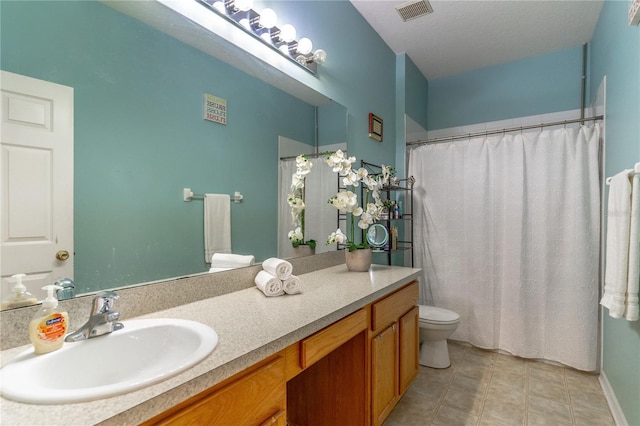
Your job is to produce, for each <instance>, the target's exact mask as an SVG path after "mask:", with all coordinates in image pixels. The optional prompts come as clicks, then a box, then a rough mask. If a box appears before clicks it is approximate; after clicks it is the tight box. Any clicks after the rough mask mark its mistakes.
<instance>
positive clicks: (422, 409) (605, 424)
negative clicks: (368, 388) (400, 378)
mask: <svg viewBox="0 0 640 426" xmlns="http://www.w3.org/2000/svg"><path fill="white" fill-rule="evenodd" d="M449 350H450V355H451V362H452V365H451V367H450V368H447V369H433V368H428V367H420V371H419V374H418V377H417V378H416V380H415V381H414V383H413V384H412V385H411V387H410V388H409V390H408V391H407V393H406V394H405V396H404V397H403V398H402V399H401V400H400V401H399V403H398V405H397V406H396V408H395V410H394V411H393V412H392V413H391V415H390V416H389V418H388V419H387V421H386V422H385V423H384V425H385V426H414V425H415V426H418V425H420V426H430V425H446V426H457V425H462V426H467V425H475V426H517V425H527V426H529V425H530V426H546V425H550V426H615V423H614V421H613V417H612V415H611V411H610V410H609V407H608V405H607V402H606V399H605V398H604V395H603V393H602V389H601V387H600V384H599V382H598V378H597V376H595V375H592V374H587V373H582V372H580V371H576V370H573V369H570V368H564V367H559V366H557V365H551V364H546V363H540V362H534V361H530V360H524V359H521V358H517V357H511V356H508V355H503V354H497V353H496V354H494V353H489V352H487V351H484V350H480V349H474V348H472V347H469V346H465V345H461V344H458V343H455V342H449Z"/></svg>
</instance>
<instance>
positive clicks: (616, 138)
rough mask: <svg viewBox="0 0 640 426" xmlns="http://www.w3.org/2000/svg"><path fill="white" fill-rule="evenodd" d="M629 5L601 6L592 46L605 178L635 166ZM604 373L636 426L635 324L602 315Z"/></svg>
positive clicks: (634, 41) (637, 33)
mask: <svg viewBox="0 0 640 426" xmlns="http://www.w3.org/2000/svg"><path fill="white" fill-rule="evenodd" d="M627 12H628V2H626V1H605V4H604V7H603V9H602V12H601V13H600V20H599V21H598V26H597V27H596V31H595V34H594V36H593V39H592V41H591V93H592V94H595V93H596V91H597V89H598V85H599V84H600V82H601V81H602V78H603V77H604V76H606V77H607V105H606V108H607V110H606V114H607V117H606V132H607V134H606V138H607V141H606V151H605V155H606V162H605V175H606V176H612V175H614V174H616V173H617V172H619V171H620V170H623V169H628V168H630V167H633V164H634V163H636V162H640V27H638V26H635V27H630V26H629V25H628V24H627ZM603 318H604V320H603V321H604V331H603V370H604V372H605V374H606V376H607V379H608V380H609V383H610V384H611V386H612V388H613V390H614V392H615V394H616V396H617V399H618V402H619V403H620V406H621V407H622V410H623V411H624V414H625V417H626V419H627V421H628V422H629V424H630V425H634V426H635V425H640V404H639V403H638V402H640V396H639V395H640V321H635V322H628V321H625V320H622V319H614V318H611V317H610V316H609V313H608V311H607V310H606V309H605V310H604V317H603Z"/></svg>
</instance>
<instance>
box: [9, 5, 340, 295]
mask: <svg viewBox="0 0 640 426" xmlns="http://www.w3.org/2000/svg"><path fill="white" fill-rule="evenodd" d="M0 7H1V14H0V18H1V20H2V21H1V24H2V39H1V43H2V46H1V47H2V48H1V49H0V54H1V58H0V59H1V62H0V63H1V64H2V69H4V70H7V71H10V72H12V73H16V74H22V75H27V76H30V77H33V78H37V79H41V80H45V81H50V82H54V83H58V84H62V85H65V86H70V87H73V88H74V133H75V134H74V262H75V264H74V266H75V268H74V277H73V278H74V280H75V284H76V294H85V293H89V292H95V291H99V290H101V289H106V288H118V287H123V286H130V285H133V284H138V283H144V282H151V281H157V280H162V279H167V278H173V277H180V276H186V275H192V274H197V273H203V272H205V271H208V269H209V265H208V264H207V263H206V262H205V256H204V250H203V240H204V239H203V200H201V199H194V200H193V201H191V202H185V201H183V188H185V187H190V188H191V189H192V190H193V192H195V193H197V194H202V193H222V194H229V195H233V194H234V192H235V191H238V192H240V193H241V194H242V195H243V196H244V199H243V201H242V202H241V203H238V204H235V203H231V228H232V231H231V232H232V251H233V252H234V253H238V254H253V255H255V257H256V261H257V262H260V261H262V260H264V259H266V258H267V257H271V256H276V254H277V235H276V232H277V231H276V229H277V215H278V208H277V199H278V196H277V192H278V162H279V157H278V138H279V137H281V136H284V137H287V138H291V139H294V140H297V141H301V142H302V143H305V144H308V145H311V146H313V145H314V144H315V143H316V139H317V138H318V137H322V136H323V135H330V134H333V133H334V132H335V131H336V129H340V131H341V135H339V136H337V140H336V142H344V141H346V116H347V114H346V110H345V109H344V107H341V106H338V109H339V108H342V113H341V114H338V115H337V116H338V117H341V118H338V120H343V121H342V122H341V123H336V122H334V121H332V120H335V117H336V115H333V114H332V115H331V116H330V119H329V120H327V121H324V120H323V114H318V109H320V108H322V105H320V103H317V104H311V103H308V102H305V101H304V100H301V99H299V98H297V97H295V96H292V95H291V94H289V93H286V92H284V91H282V90H280V89H278V88H276V87H274V86H272V85H269V84H267V83H265V82H264V81H263V80H261V79H258V78H256V77H254V76H251V75H249V74H246V73H244V72H239V71H238V70H237V69H236V68H234V67H232V66H230V65H229V64H227V63H226V62H223V61H220V60H219V59H216V58H213V57H211V56H208V55H206V54H205V53H203V52H202V51H200V50H198V49H196V48H193V47H191V46H189V45H187V44H184V43H182V42H181V41H178V40H176V39H175V38H173V37H170V36H168V35H167V34H164V33H162V32H160V31H158V30H156V29H154V28H152V27H150V26H148V25H146V24H143V23H141V22H139V21H137V20H136V19H134V18H131V17H130V16H127V15H124V14H122V13H120V12H118V11H117V10H114V9H113V8H111V7H109V6H107V5H105V4H103V3H102V2H95V1H94V2H49V1H30V2H22V1H3V2H1V4H0ZM34 34H46V43H43V39H42V37H39V36H34ZM227 55H246V53H244V52H230V51H228V52H227ZM262 67H263V68H266V67H267V66H266V65H264V64H263V65H262ZM257 71H258V72H259V71H260V70H257ZM206 94H212V95H214V96H217V97H220V98H223V99H225V100H226V101H227V107H228V121H227V124H219V123H215V122H211V121H207V120H204V119H203V115H204V107H205V95H206ZM317 95H318V96H317V98H318V99H322V98H323V96H322V95H320V94H317ZM316 127H317V129H316ZM325 129H326V131H325ZM12 273H16V272H11V273H10V274H6V275H11V274H12ZM3 275H4V272H3ZM56 278H58V277H45V278H44V280H45V282H46V283H51V282H53V281H55V279H56ZM2 286H3V287H2V293H3V294H6V293H5V292H6V291H7V290H8V288H9V287H10V284H9V282H8V280H6V277H3V280H2ZM29 291H32V290H31V289H30V290H29ZM32 292H33V293H34V294H35V295H36V296H38V297H39V298H42V295H40V294H36V292H34V291H32Z"/></svg>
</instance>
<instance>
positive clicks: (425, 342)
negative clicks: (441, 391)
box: [419, 305, 460, 368]
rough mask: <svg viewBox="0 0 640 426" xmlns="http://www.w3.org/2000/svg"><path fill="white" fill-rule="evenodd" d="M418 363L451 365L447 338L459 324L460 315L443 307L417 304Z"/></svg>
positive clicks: (432, 365) (427, 365) (433, 365)
mask: <svg viewBox="0 0 640 426" xmlns="http://www.w3.org/2000/svg"><path fill="white" fill-rule="evenodd" d="M419 310H420V314H419V315H420V321H419V324H420V365H424V366H426V367H432V368H447V367H449V366H450V365H451V360H450V359H449V348H448V347H447V338H448V337H449V336H451V335H452V334H453V332H454V331H456V328H458V324H460V315H458V314H457V313H455V312H453V311H450V310H448V309H444V308H436V307H435V306H425V305H419Z"/></svg>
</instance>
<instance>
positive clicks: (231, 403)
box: [144, 356, 287, 426]
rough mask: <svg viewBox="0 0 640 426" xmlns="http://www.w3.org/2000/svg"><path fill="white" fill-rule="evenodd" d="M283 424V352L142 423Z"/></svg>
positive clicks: (195, 424)
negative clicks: (281, 354)
mask: <svg viewBox="0 0 640 426" xmlns="http://www.w3.org/2000/svg"><path fill="white" fill-rule="evenodd" d="M286 424H287V416H286V381H285V361H284V357H283V356H277V357H275V358H272V359H270V360H268V361H267V362H266V363H260V364H259V365H258V366H257V367H252V368H250V369H247V370H245V371H243V372H242V373H240V374H239V375H236V376H234V377H233V378H231V379H230V380H228V381H225V382H223V383H221V384H220V385H218V386H215V387H214V388H212V389H211V390H209V391H206V392H204V393H202V394H200V395H197V396H195V397H194V398H192V399H190V400H187V401H185V402H184V403H182V404H179V405H177V406H176V407H174V408H173V409H171V410H169V411H167V412H165V413H163V414H161V415H159V416H157V417H155V418H153V419H151V420H149V421H147V422H145V423H144V425H180V426H182V425H193V426H201V425H230V426H231V425H247V426H254V425H255V426H258V425H260V426H262V425H278V426H286Z"/></svg>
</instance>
